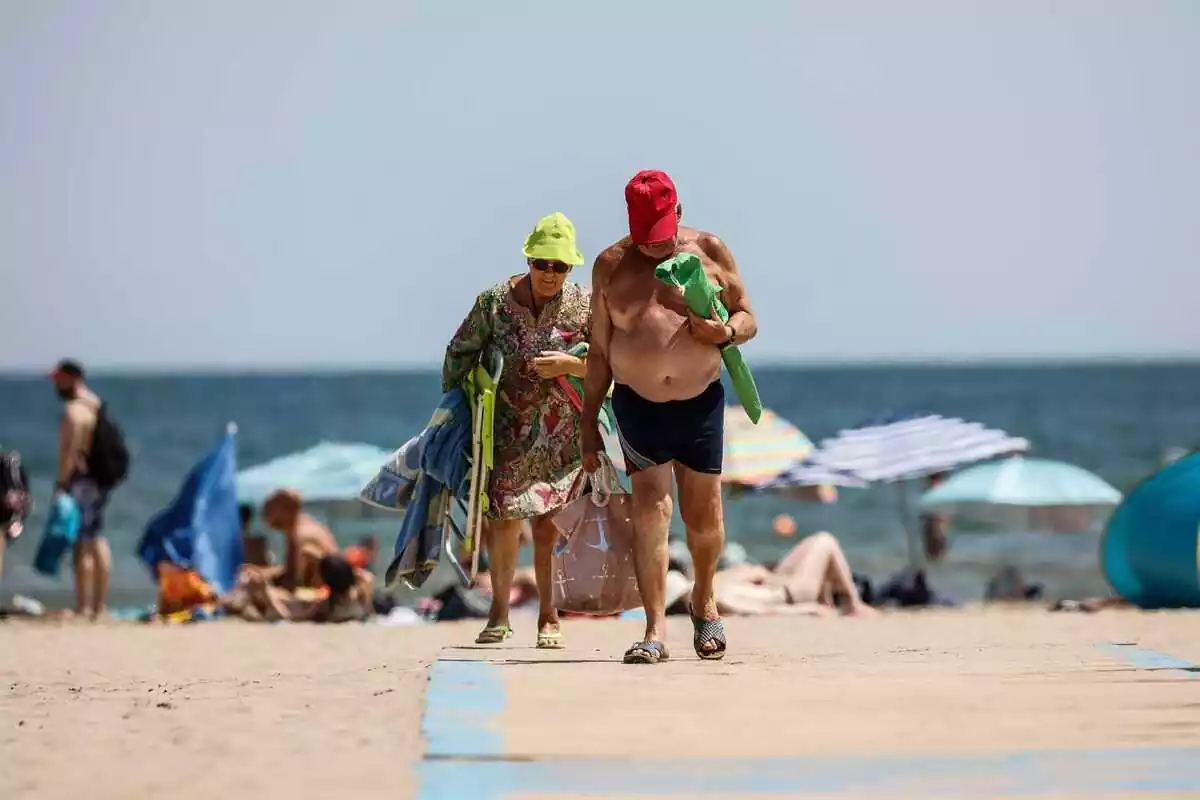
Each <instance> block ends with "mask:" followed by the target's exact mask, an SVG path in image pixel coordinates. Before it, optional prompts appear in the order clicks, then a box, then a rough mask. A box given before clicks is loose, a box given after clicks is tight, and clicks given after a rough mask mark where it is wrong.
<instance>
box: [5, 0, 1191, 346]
mask: <svg viewBox="0 0 1200 800" xmlns="http://www.w3.org/2000/svg"><path fill="white" fill-rule="evenodd" d="M647 167H653V168H660V169H665V170H667V171H668V172H670V173H671V174H672V175H673V176H674V177H675V179H676V181H677V183H678V184H679V187H680V191H681V195H682V200H683V202H684V207H685V217H686V219H687V221H689V222H691V223H692V224H695V225H697V226H698V227H701V228H705V229H708V230H712V231H714V232H716V233H717V234H718V235H720V236H722V237H723V238H724V239H725V241H726V242H727V243H728V244H729V246H730V247H731V248H732V250H733V252H734V254H735V256H737V258H738V260H739V263H740V265H741V268H742V271H743V273H744V277H745V281H746V283H747V286H748V288H749V291H750V294H751V297H752V299H753V300H754V302H755V304H756V307H757V311H758V314H759V318H760V328H761V331H762V333H761V337H760V339H759V341H758V342H756V343H754V344H752V345H751V346H750V347H749V348H747V353H748V358H750V359H751V361H752V362H753V363H761V362H764V361H812V360H821V361H828V360H833V361H837V360H841V359H893V358H904V359H911V358H926V357H941V358H973V357H996V356H999V357H1016V358H1023V357H1055V356H1089V355H1090V356H1138V355H1176V356H1179V355H1183V356H1196V355H1200V336H1198V335H1197V333H1196V322H1195V305H1196V298H1197V297H1198V296H1200V3H1196V2H1194V0H1175V1H1174V2H1168V1H1167V0H1060V1H1059V2H1035V1H1034V0H993V1H992V2H972V1H971V0H940V1H939V0H920V1H916V0H905V2H898V1H897V0H862V1H861V2H860V1H855V2H850V1H848V0H827V1H826V2H793V3H785V2H770V1H768V0H755V1H754V2H746V3H729V2H719V3H718V2H699V1H697V0H690V1H689V2H656V3H649V2H645V1H644V0H628V1H625V2H603V3H561V2H559V3H549V2H548V3H533V2H504V3H493V2H487V3H485V2H482V0H477V2H469V3H468V2H458V3H454V2H450V0H429V2H407V3H406V2H403V1H402V0H380V1H379V2H365V1H360V2H352V1H350V0H347V1H345V2H337V3H329V2H309V1H307V0H305V1H303V2H302V1H301V0H270V1H268V0H254V2H245V1H244V0H203V2H200V1H196V2H185V1H184V0H172V1H171V2H152V1H151V0H142V1H140V2H133V1H132V0H129V1H125V0H74V2H54V1H52V0H0V278H2V280H0V302H2V308H3V311H2V312H0V313H2V315H3V322H4V327H5V329H6V331H7V333H6V335H4V336H0V368H44V367H45V366H46V365H47V364H49V363H50V362H52V361H54V360H55V359H57V358H58V357H60V356H62V355H66V354H69V355H72V356H74V357H76V358H79V359H81V360H83V361H84V362H85V363H86V364H88V365H89V366H109V367H149V366H153V367H158V368H162V367H166V368H172V367H199V366H204V367H230V368H234V367H251V366H272V367H300V366H309V365H313V366H316V365H319V366H324V367H339V366H344V367H355V366H383V367H387V366H413V365H427V364H434V363H437V362H438V361H439V360H440V358H441V354H442V351H443V348H444V347H445V342H446V340H447V338H448V337H449V335H450V334H451V333H452V332H453V330H454V328H455V327H456V325H457V323H458V321H459V320H460V319H461V318H462V316H463V314H464V313H465V312H466V311H467V309H468V308H469V306H470V305H471V302H472V300H473V298H474V296H475V294H476V293H478V292H479V291H480V290H482V289H483V288H485V287H486V286H487V285H489V284H490V283H494V282H496V281H498V280H500V279H502V278H504V277H505V276H507V275H509V274H513V273H516V272H519V271H522V270H523V269H524V263H523V260H522V256H521V254H520V247H521V243H522V241H523V239H524V236H525V234H526V233H527V232H528V230H529V228H531V227H532V225H533V223H534V222H535V221H536V220H537V218H538V217H539V216H541V215H543V214H546V213H549V212H551V211H556V210H557V211H562V212H564V213H565V214H567V215H568V216H569V217H571V218H572V219H573V220H574V221H575V224H576V226H577V228H578V229H579V232H580V236H581V246H582V249H583V251H584V254H585V255H586V256H587V257H588V259H589V263H590V259H592V258H594V257H595V255H596V253H597V252H598V251H599V250H600V249H601V248H602V247H604V246H605V245H607V244H608V243H610V242H612V241H614V240H616V239H617V238H619V237H621V236H622V235H623V233H624V230H625V224H626V223H625V218H624V204H623V195H622V189H623V186H624V183H625V181H626V180H627V179H628V178H629V177H630V176H631V175H632V174H633V173H635V172H636V171H638V170H639V169H643V168H647ZM577 277H578V278H579V279H580V280H581V282H583V283H587V282H588V270H586V269H585V270H581V271H579V274H578V276H577Z"/></svg>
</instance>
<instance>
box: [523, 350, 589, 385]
mask: <svg viewBox="0 0 1200 800" xmlns="http://www.w3.org/2000/svg"><path fill="white" fill-rule="evenodd" d="M582 367H583V359H581V358H577V357H576V356H573V355H571V354H570V353H559V352H555V351H543V352H542V353H541V354H539V355H537V356H535V357H534V359H533V369H534V370H535V371H536V372H537V374H538V375H539V376H540V377H543V378H547V379H552V378H557V377H559V376H561V375H579V374H581V373H582V372H583V370H582Z"/></svg>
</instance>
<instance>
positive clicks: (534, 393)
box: [442, 276, 591, 519]
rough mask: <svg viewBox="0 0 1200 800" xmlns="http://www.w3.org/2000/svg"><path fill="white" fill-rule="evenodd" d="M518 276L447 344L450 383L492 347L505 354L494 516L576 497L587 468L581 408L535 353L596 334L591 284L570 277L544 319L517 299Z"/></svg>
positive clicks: (494, 291)
mask: <svg viewBox="0 0 1200 800" xmlns="http://www.w3.org/2000/svg"><path fill="white" fill-rule="evenodd" d="M519 278H520V276H516V277H514V278H512V279H510V280H508V281H505V282H504V283H502V284H499V285H497V286H493V287H492V288H491V289H488V290H487V291H485V292H484V293H483V294H481V295H479V297H478V298H477V299H476V301H475V307H474V308H472V309H471V313H470V314H468V315H467V318H466V319H465V320H463V323H462V325H460V326H459V328H458V332H457V333H455V334H454V338H453V339H452V340H451V341H450V346H449V347H447V348H446V360H445V362H444V363H443V365H442V390H443V391H449V390H450V389H452V388H453V387H455V386H458V385H459V384H460V383H461V382H462V380H463V378H464V377H465V376H466V375H467V374H468V373H469V372H470V371H471V370H472V369H474V367H475V365H476V364H477V363H478V362H479V355H480V353H481V352H483V350H484V348H487V347H495V348H498V349H499V351H500V352H501V353H503V354H504V372H503V374H502V375H501V377H500V387H499V392H498V393H497V398H496V421H495V429H494V431H493V436H494V447H495V466H494V467H493V469H492V475H491V486H490V487H489V489H490V495H489V496H490V500H491V503H490V508H489V510H488V516H489V517H490V518H492V519H531V518H533V517H537V516H541V515H542V514H546V513H548V512H551V511H554V510H556V509H558V508H560V507H562V506H563V505H565V504H566V503H568V502H569V501H571V500H573V499H574V497H573V496H572V494H571V490H572V489H573V488H574V484H575V479H576V478H577V477H578V475H579V471H580V461H581V456H580V451H579V428H580V425H579V423H580V415H579V412H578V411H577V410H576V409H575V406H574V405H572V403H571V401H570V399H569V398H568V396H567V393H566V392H564V391H563V389H562V386H561V385H560V384H559V382H558V381H556V380H553V379H545V378H542V377H540V376H539V375H538V374H537V372H536V371H535V370H534V368H533V359H534V357H535V356H537V355H538V354H539V353H541V352H543V351H566V350H568V349H570V348H571V347H572V346H574V345H576V344H578V343H580V342H586V341H587V340H588V338H589V336H590V334H591V305H590V297H589V293H588V292H587V290H586V289H583V288H582V287H580V286H578V285H576V284H573V283H567V284H565V285H564V286H563V289H562V291H561V292H559V294H558V295H557V296H556V297H555V298H554V299H553V300H551V301H550V302H549V303H547V304H546V306H545V307H544V308H543V309H542V311H541V314H540V315H539V316H538V318H537V319H534V317H533V312H532V311H530V310H529V309H528V308H526V307H525V306H523V305H521V304H520V303H518V302H517V300H516V298H514V297H513V293H512V288H513V286H514V285H515V283H516V282H517V280H519Z"/></svg>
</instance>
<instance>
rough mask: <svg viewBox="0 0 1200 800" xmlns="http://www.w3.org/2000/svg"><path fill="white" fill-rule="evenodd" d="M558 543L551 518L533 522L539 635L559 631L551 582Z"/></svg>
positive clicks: (545, 517)
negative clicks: (553, 560) (553, 558)
mask: <svg viewBox="0 0 1200 800" xmlns="http://www.w3.org/2000/svg"><path fill="white" fill-rule="evenodd" d="M556 541H558V528H556V527H555V526H554V521H553V519H552V518H551V517H550V516H543V517H539V518H538V519H535V520H534V521H533V573H534V575H535V576H536V578H537V592H538V633H555V632H557V631H558V629H559V623H558V609H557V608H555V607H554V592H553V591H552V587H551V584H550V581H551V580H552V576H551V574H550V573H551V569H550V568H551V555H552V553H553V551H554V543H555V542H556Z"/></svg>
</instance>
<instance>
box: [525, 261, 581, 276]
mask: <svg viewBox="0 0 1200 800" xmlns="http://www.w3.org/2000/svg"><path fill="white" fill-rule="evenodd" d="M529 266H531V267H533V268H534V269H536V270H537V271H538V272H546V271H547V270H549V271H551V272H553V273H554V274H556V275H566V274H567V273H568V272H570V271H571V265H570V264H564V263H563V262H561V261H550V260H548V259H545V258H535V259H533V260H532V261H530V262H529Z"/></svg>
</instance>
